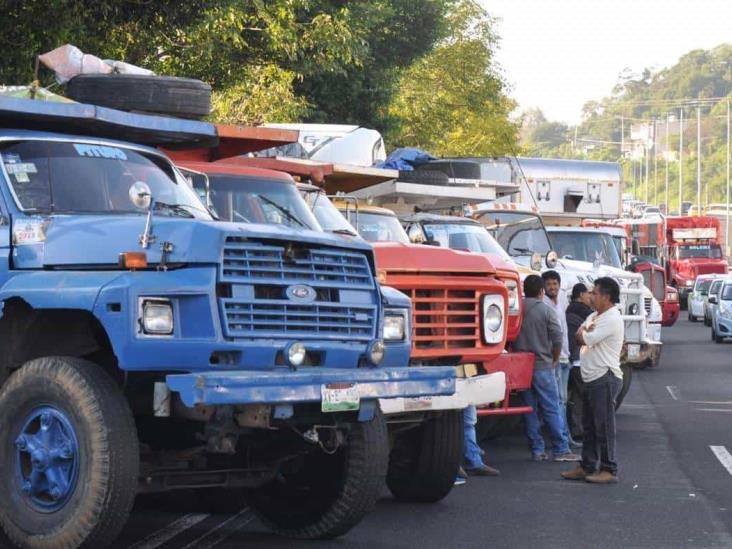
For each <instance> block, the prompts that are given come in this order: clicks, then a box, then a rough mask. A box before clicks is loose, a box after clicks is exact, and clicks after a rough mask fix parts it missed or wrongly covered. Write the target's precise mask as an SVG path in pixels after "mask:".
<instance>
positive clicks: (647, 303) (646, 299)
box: [643, 297, 651, 315]
mask: <svg viewBox="0 0 732 549" xmlns="http://www.w3.org/2000/svg"><path fill="white" fill-rule="evenodd" d="M643 306H644V307H645V309H646V313H647V314H649V315H650V314H651V298H650V297H644V298H643Z"/></svg>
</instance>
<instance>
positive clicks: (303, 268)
mask: <svg viewBox="0 0 732 549" xmlns="http://www.w3.org/2000/svg"><path fill="white" fill-rule="evenodd" d="M291 286H307V287H309V288H311V290H310V291H311V294H310V295H309V296H308V297H307V298H305V299H304V300H299V299H296V298H294V297H289V296H288V294H289V292H288V288H290V287H291ZM377 298H378V296H377V295H376V285H375V283H374V279H373V276H372V272H371V267H370V265H369V262H368V258H367V256H366V255H365V254H363V253H359V252H354V251H349V250H341V249H336V248H333V249H329V248H321V247H317V246H312V247H308V246H301V245H299V246H291V245H288V244H282V245H277V244H271V243H262V242H257V241H250V240H246V239H244V238H242V237H237V236H229V237H227V238H226V244H225V247H224V251H223V258H222V262H221V265H220V267H219V306H220V310H221V316H222V319H223V330H224V335H225V336H226V337H228V338H247V337H260V338H262V337H263V338H288V339H294V338H297V339H338V340H344V341H345V340H351V341H353V340H358V341H368V340H371V339H373V338H374V337H376V327H377V324H378V322H377V320H378V305H377V304H378V299H377Z"/></svg>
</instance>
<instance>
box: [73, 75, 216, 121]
mask: <svg viewBox="0 0 732 549" xmlns="http://www.w3.org/2000/svg"><path fill="white" fill-rule="evenodd" d="M66 95H67V96H68V97H70V98H71V99H73V100H74V101H79V102H80V103H91V104H92V105H99V106H102V107H110V108H112V109H119V110H122V111H136V112H145V113H154V114H165V115H171V116H179V117H181V118H202V117H205V116H208V114H209V112H210V111H211V86H209V85H208V84H206V83H205V82H202V81H200V80H195V79H193V78H178V77H174V76H147V75H137V74H80V75H79V76H76V77H74V78H72V79H71V80H69V82H68V84H67V85H66Z"/></svg>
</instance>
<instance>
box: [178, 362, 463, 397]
mask: <svg viewBox="0 0 732 549" xmlns="http://www.w3.org/2000/svg"><path fill="white" fill-rule="evenodd" d="M166 383H167V385H168V388H169V389H170V390H171V391H173V392H176V393H178V394H179V395H180V398H181V400H182V401H183V403H184V404H185V405H186V406H188V407H193V406H195V405H198V404H200V405H227V404H229V405H232V404H298V403H305V402H321V399H322V390H323V387H325V386H326V385H331V384H355V385H356V386H357V387H358V393H359V396H360V398H361V399H362V400H370V399H377V398H399V397H422V396H428V395H439V396H443V395H444V396H447V395H452V394H454V393H455V368H453V367H420V368H412V367H410V368H407V367H404V368H319V367H303V368H300V369H298V370H290V369H289V368H274V369H270V370H233V371H225V372H220V371H216V372H211V371H208V372H196V373H190V374H171V375H168V376H167V377H166Z"/></svg>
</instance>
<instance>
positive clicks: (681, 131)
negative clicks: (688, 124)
mask: <svg viewBox="0 0 732 549" xmlns="http://www.w3.org/2000/svg"><path fill="white" fill-rule="evenodd" d="M683 197H684V107H681V114H680V115H679V215H683V214H682V213H681V201H682V200H683Z"/></svg>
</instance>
